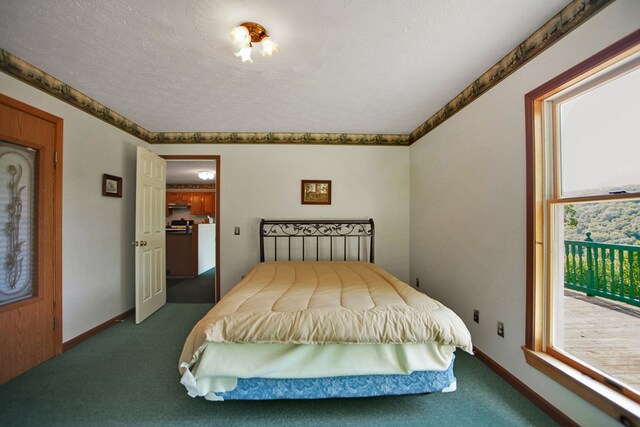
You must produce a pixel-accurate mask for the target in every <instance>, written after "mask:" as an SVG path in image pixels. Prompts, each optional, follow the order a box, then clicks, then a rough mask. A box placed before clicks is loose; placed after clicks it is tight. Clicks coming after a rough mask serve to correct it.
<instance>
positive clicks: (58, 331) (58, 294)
mask: <svg viewBox="0 0 640 427" xmlns="http://www.w3.org/2000/svg"><path fill="white" fill-rule="evenodd" d="M0 102H1V103H3V104H5V105H8V106H10V107H13V108H15V109H17V110H21V111H23V112H25V113H27V114H30V115H32V116H35V117H38V118H39V119H42V120H44V121H47V122H49V123H51V124H52V125H53V127H54V129H55V141H54V147H55V148H54V150H55V152H56V153H57V154H56V158H57V161H56V163H55V167H54V194H53V206H54V212H53V225H54V239H55V242H54V254H53V256H54V261H53V269H54V272H53V305H54V307H53V314H54V321H55V325H56V328H55V331H54V332H55V333H54V340H55V342H54V354H55V355H59V354H60V353H62V165H63V161H62V158H63V156H62V138H63V122H64V121H63V119H62V118H60V117H57V116H54V115H53V114H49V113H47V112H45V111H42V110H39V109H38V108H36V107H33V106H31V105H29V104H25V103H24V102H21V101H18V100H17V99H14V98H10V97H8V96H6V95H3V94H0ZM39 267H40V266H39Z"/></svg>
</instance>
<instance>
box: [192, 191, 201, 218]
mask: <svg viewBox="0 0 640 427" xmlns="http://www.w3.org/2000/svg"><path fill="white" fill-rule="evenodd" d="M200 194H201V193H191V214H193V215H204V214H203V213H202V212H204V211H203V209H202V196H201V195H200Z"/></svg>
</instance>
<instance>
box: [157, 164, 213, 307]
mask: <svg viewBox="0 0 640 427" xmlns="http://www.w3.org/2000/svg"><path fill="white" fill-rule="evenodd" d="M161 157H163V158H164V159H165V160H166V161H167V190H166V191H167V194H166V196H167V197H166V208H167V212H166V261H167V262H166V265H167V269H166V275H167V302H168V303H211V304H213V303H215V302H217V301H218V299H219V298H220V263H219V261H220V255H219V254H220V250H219V249H220V238H219V236H220V233H219V228H220V191H219V190H220V156H188V155H185V156H161Z"/></svg>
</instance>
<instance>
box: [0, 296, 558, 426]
mask: <svg viewBox="0 0 640 427" xmlns="http://www.w3.org/2000/svg"><path fill="white" fill-rule="evenodd" d="M210 308H211V304H167V305H166V306H165V307H163V308H161V309H160V310H158V311H157V312H156V313H154V314H153V315H152V316H151V317H149V318H148V319H147V320H145V321H144V322H143V323H141V324H140V325H136V324H135V321H134V319H133V318H129V319H127V320H125V321H124V322H122V323H118V324H116V325H115V326H113V327H111V328H109V329H107V330H106V331H104V332H101V333H100V334H98V335H96V336H94V337H92V338H90V339H89V340H87V341H85V342H83V343H82V344H79V345H78V346H76V347H74V348H72V349H70V350H69V351H67V352H65V353H64V354H62V355H61V356H58V357H56V358H54V359H51V360H49V361H47V362H45V363H43V364H42V365H40V366H38V367H36V368H34V369H32V370H31V371H29V372H27V373H25V374H23V375H22V376H20V377H18V378H16V379H14V380H13V381H10V382H9V383H7V384H4V385H2V386H0V425H2V426H43V425H47V426H49V425H60V426H73V425H82V426H84V425H126V426H133V425H135V426H138V425H153V426H158V425H209V426H231V425H242V426H254V425H255V426H265V425H273V424H278V425H280V426H320V425H322V426H379V425H381V426H396V425H402V426H405V425H416V426H417V425H420V426H429V425H433V426H444V425H483V426H485V425H486V426H523V425H525V426H529V425H531V426H549V425H555V423H554V422H553V420H551V419H550V418H549V417H548V416H547V415H546V414H545V413H544V412H542V411H541V410H540V409H538V408H537V407H536V406H535V405H533V404H532V403H531V402H530V401H528V400H527V399H525V398H524V397H523V396H522V395H521V394H520V393H519V392H517V391H516V390H515V389H514V388H513V387H511V386H510V385H509V384H507V383H506V382H505V381H504V380H502V379H501V378H500V377H498V376H497V375H496V374H495V373H494V372H493V371H491V370H490V369H489V368H488V367H486V366H485V365H484V364H483V363H482V362H480V361H479V360H477V359H476V358H475V357H473V356H470V355H468V354H467V353H464V352H462V351H461V350H458V351H457V352H456V356H457V357H456V364H455V374H456V377H457V379H458V390H457V391H455V392H453V393H438V394H431V395H416V396H387V397H376V398H358V399H327V400H289V401H286V400H280V401H259V402H255V401H248V402H243V401H229V402H208V401H206V400H204V399H201V398H198V399H192V398H190V397H189V396H187V393H186V390H185V389H184V387H183V386H182V385H180V382H179V381H180V378H179V374H178V358H179V357H180V353H181V351H182V345H183V343H184V340H185V338H186V336H187V334H188V333H189V331H190V330H191V328H192V327H193V325H195V323H196V322H197V321H198V320H199V319H200V318H201V317H202V316H203V315H204V314H205V313H206V312H207V311H208V310H209V309H210Z"/></svg>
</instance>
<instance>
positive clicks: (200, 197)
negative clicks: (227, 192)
mask: <svg viewBox="0 0 640 427" xmlns="http://www.w3.org/2000/svg"><path fill="white" fill-rule="evenodd" d="M191 213H192V214H193V215H214V214H215V213H216V193H215V192H214V191H207V192H202V193H191Z"/></svg>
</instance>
